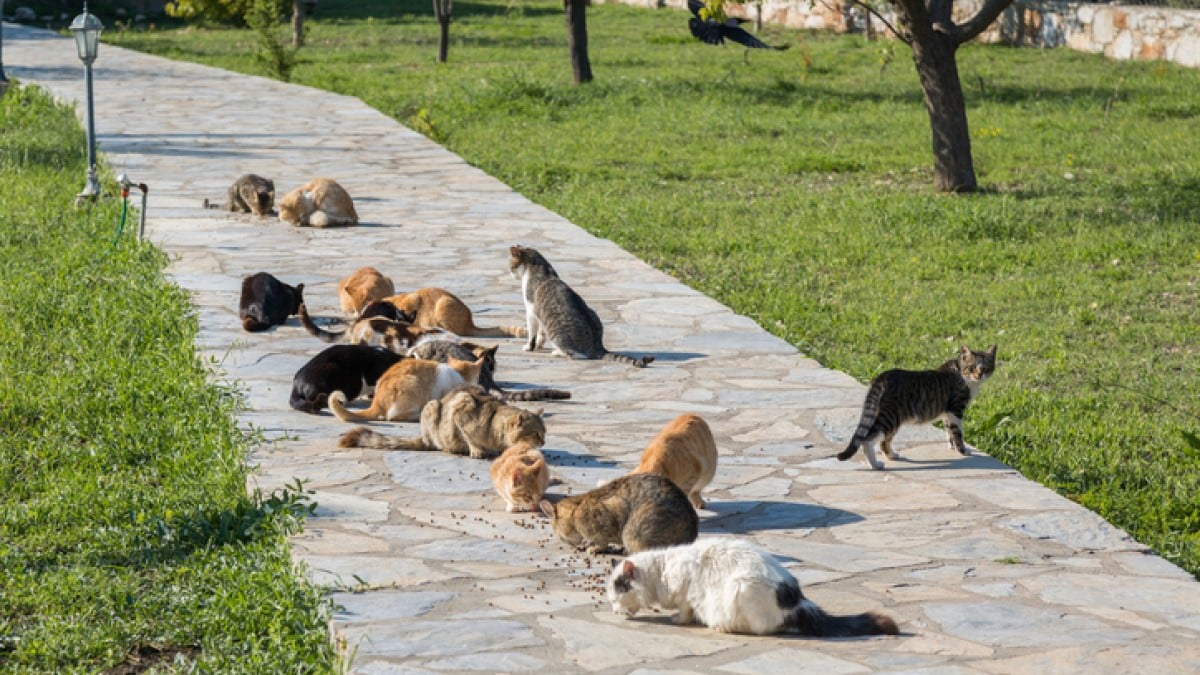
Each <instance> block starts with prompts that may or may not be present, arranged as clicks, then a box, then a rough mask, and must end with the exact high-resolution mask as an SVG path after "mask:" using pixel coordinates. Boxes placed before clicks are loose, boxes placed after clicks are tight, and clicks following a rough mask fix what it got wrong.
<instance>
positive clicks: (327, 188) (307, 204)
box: [279, 178, 358, 227]
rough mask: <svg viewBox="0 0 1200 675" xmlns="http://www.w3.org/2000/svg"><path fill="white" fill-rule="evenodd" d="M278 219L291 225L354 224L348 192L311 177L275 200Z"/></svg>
mask: <svg viewBox="0 0 1200 675" xmlns="http://www.w3.org/2000/svg"><path fill="white" fill-rule="evenodd" d="M279 219H280V220H282V221H283V222H285V223H291V224H293V225H311V226H313V227H333V226H336V225H357V224H358V212H357V211H355V210H354V201H353V200H351V199H350V193H348V192H346V190H345V188H343V187H342V186H341V185H338V184H337V181H335V180H333V179H332V178H315V179H313V180H310V181H309V182H307V183H305V184H304V185H302V186H300V187H298V188H296V189H295V190H292V191H291V192H289V193H287V194H286V195H284V196H283V199H280V200H279Z"/></svg>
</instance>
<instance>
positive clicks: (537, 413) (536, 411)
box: [533, 408, 546, 417]
mask: <svg viewBox="0 0 1200 675" xmlns="http://www.w3.org/2000/svg"><path fill="white" fill-rule="evenodd" d="M544 412H546V409H545V408H538V409H537V410H534V411H533V416H534V417H541V416H542V413H544Z"/></svg>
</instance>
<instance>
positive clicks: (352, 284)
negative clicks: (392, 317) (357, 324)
mask: <svg viewBox="0 0 1200 675" xmlns="http://www.w3.org/2000/svg"><path fill="white" fill-rule="evenodd" d="M395 294H396V285H395V284H393V283H392V280H391V279H389V278H388V277H386V276H384V274H383V273H382V272H380V271H379V270H377V269H375V268H374V267H360V268H359V269H357V270H354V272H353V273H352V274H351V275H350V276H348V277H346V278H345V279H342V282H341V283H340V284H338V301H339V302H340V303H341V305H342V311H343V312H345V313H346V314H350V315H353V316H358V313H359V312H361V311H362V309H363V307H366V306H367V304H368V303H370V302H371V301H372V300H382V299H384V298H386V297H388V296H389V295H395Z"/></svg>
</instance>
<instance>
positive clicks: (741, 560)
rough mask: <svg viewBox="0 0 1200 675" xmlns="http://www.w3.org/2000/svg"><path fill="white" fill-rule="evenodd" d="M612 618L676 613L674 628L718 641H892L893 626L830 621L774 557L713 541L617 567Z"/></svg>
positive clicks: (873, 620) (638, 556)
mask: <svg viewBox="0 0 1200 675" xmlns="http://www.w3.org/2000/svg"><path fill="white" fill-rule="evenodd" d="M607 590H608V601H609V603H611V604H612V608H613V612H614V613H616V614H623V615H625V616H633V615H634V614H636V613H637V611H638V610H640V609H643V608H646V609H650V608H655V607H657V608H661V609H665V610H672V609H677V610H679V612H678V614H676V615H675V617H674V620H675V623H676V624H679V625H687V624H690V623H693V622H699V623H701V624H704V625H705V626H708V627H710V628H713V629H715V630H717V631H719V632H722V633H745V634H750V635H771V634H775V633H782V632H788V631H795V632H798V633H800V634H801V635H807V636H813V637H850V636H856V635H895V634H896V633H897V632H898V630H897V627H896V622H895V621H893V620H892V619H891V618H890V617H887V616H884V615H882V614H876V613H875V612H867V613H866V614H858V615H856V616H830V615H829V614H826V613H825V612H824V611H823V610H822V609H821V608H820V607H817V605H816V604H814V603H813V602H812V601H811V600H809V599H807V598H805V597H804V594H803V593H801V592H800V583H799V582H798V581H796V577H794V576H792V573H791V572H789V571H788V570H787V568H785V567H784V566H783V565H781V564H779V561H778V560H776V559H775V557H774V556H772V555H771V554H769V553H767V552H765V551H763V550H761V549H759V548H757V547H755V546H753V545H751V544H750V543H748V542H745V541H741V540H737V539H727V538H712V539H707V538H706V539H701V540H699V541H696V542H694V543H691V544H688V545H686V546H673V547H671V548H664V549H659V550H655V551H643V552H641V553H635V554H634V555H631V556H629V557H628V558H626V559H625V560H624V561H623V562H621V563H618V564H616V565H614V569H613V572H612V575H611V576H610V577H609V579H608V584H607Z"/></svg>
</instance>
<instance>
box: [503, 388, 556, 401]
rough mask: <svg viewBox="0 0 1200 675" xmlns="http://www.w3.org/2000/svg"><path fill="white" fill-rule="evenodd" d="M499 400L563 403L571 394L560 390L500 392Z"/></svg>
mask: <svg viewBox="0 0 1200 675" xmlns="http://www.w3.org/2000/svg"><path fill="white" fill-rule="evenodd" d="M500 398H501V399H502V400H505V401H564V400H566V399H569V398H571V392H569V391H564V390H562V389H526V390H524V391H504V392H501V394H500Z"/></svg>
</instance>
